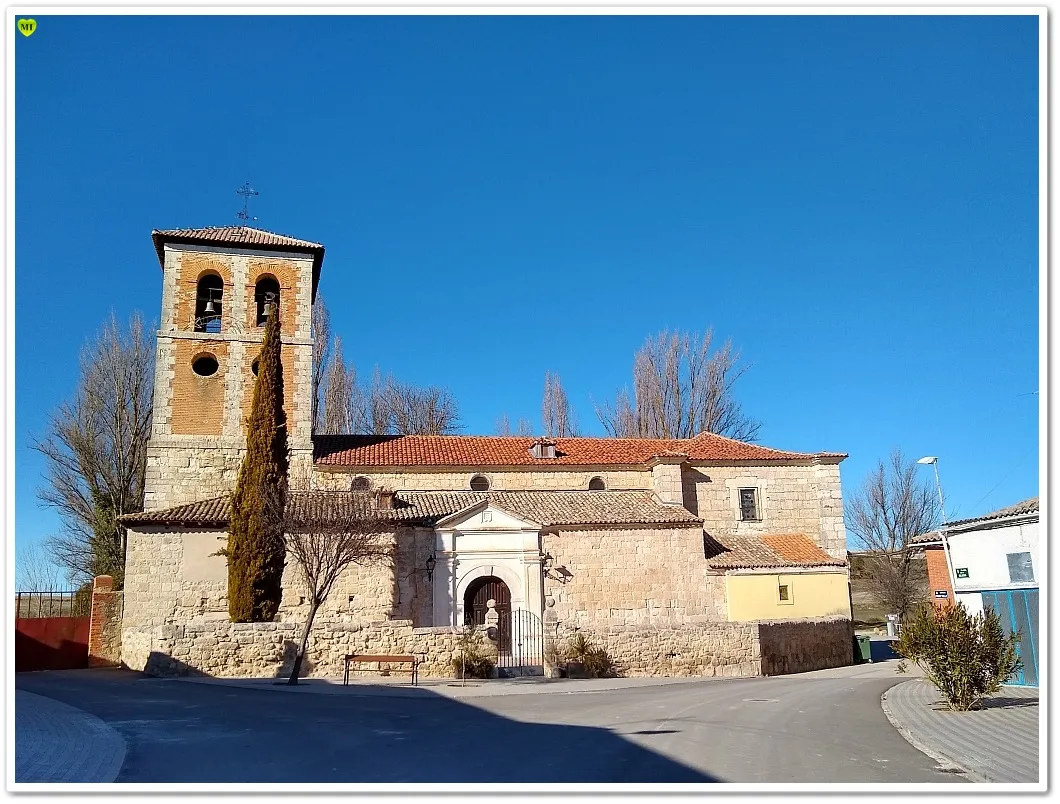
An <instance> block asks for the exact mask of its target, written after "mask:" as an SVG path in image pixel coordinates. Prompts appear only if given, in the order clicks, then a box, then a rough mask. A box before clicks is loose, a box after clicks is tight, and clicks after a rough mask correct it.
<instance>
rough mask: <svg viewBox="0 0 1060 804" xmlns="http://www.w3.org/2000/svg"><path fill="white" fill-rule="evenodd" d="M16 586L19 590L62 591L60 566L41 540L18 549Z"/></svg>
mask: <svg viewBox="0 0 1060 804" xmlns="http://www.w3.org/2000/svg"><path fill="white" fill-rule="evenodd" d="M15 586H16V588H17V589H18V591H19V592H56V591H60V588H61V585H60V579H59V568H58V567H57V566H56V565H55V564H54V563H53V562H52V560H51V558H50V557H49V555H48V551H47V550H46V548H45V547H44V545H42V544H41V543H40V542H30V543H29V544H24V545H20V546H19V547H18V550H16V552H15Z"/></svg>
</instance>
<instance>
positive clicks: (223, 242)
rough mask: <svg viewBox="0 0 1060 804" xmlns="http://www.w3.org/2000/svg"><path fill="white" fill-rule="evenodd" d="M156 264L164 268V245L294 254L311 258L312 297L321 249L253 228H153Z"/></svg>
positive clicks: (305, 242)
mask: <svg viewBox="0 0 1060 804" xmlns="http://www.w3.org/2000/svg"><path fill="white" fill-rule="evenodd" d="M151 239H152V240H153V241H154V244H155V253H156V254H157V255H158V262H159V264H160V265H161V266H162V268H163V269H165V244H166V243H184V244H203V245H220V246H251V247H253V248H255V249H261V250H264V251H295V252H306V253H308V254H311V255H313V294H314V296H315V295H316V288H317V281H318V280H319V279H320V266H321V264H322V263H323V262H324V246H323V245H321V244H320V243H313V242H312V241H309V240H299V239H298V238H296V237H290V236H289V235H283V234H276V233H275V232H267V231H265V230H264V229H253V228H251V227H249V226H208V227H206V228H203V229H155V230H153V231H152V232H151Z"/></svg>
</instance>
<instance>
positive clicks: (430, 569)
mask: <svg viewBox="0 0 1060 804" xmlns="http://www.w3.org/2000/svg"><path fill="white" fill-rule="evenodd" d="M437 563H438V562H437V561H436V560H435V558H434V553H431V554H430V555H429V556H427V583H430V582H431V581H432V580H434V565H435V564H437Z"/></svg>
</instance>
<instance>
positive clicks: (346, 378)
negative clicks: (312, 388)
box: [321, 337, 363, 435]
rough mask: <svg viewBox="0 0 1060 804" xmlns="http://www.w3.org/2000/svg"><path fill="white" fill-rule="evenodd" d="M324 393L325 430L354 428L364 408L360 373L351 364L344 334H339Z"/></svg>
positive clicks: (344, 431)
mask: <svg viewBox="0 0 1060 804" xmlns="http://www.w3.org/2000/svg"><path fill="white" fill-rule="evenodd" d="M323 397H324V400H323V401H324V408H323V416H322V419H323V427H322V430H321V432H324V433H331V434H336V435H344V434H347V433H352V432H354V431H355V430H356V428H357V426H358V424H359V423H360V422H361V420H362V419H363V411H362V410H361V407H362V405H361V400H360V392H359V390H358V388H357V374H356V371H355V369H354V367H353V364H352V363H351V364H349V365H347V364H346V361H345V358H344V357H343V354H342V338H338V337H337V338H335V345H334V349H333V350H332V355H331V362H330V365H329V366H328V372H327V383H326V385H325V386H324V393H323Z"/></svg>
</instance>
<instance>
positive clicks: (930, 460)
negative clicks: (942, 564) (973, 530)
mask: <svg viewBox="0 0 1060 804" xmlns="http://www.w3.org/2000/svg"><path fill="white" fill-rule="evenodd" d="M917 463H922V464H931V465H932V466H934V467H935V488H937V489H938V492H939V508H940V509H941V510H942V524H941V525H939V536H940V537H941V539H942V552H943V553H945V554H946V572H947V573H948V574H949V576H950V591H951V592H952V593H953V597H954V599H953V600H952V601H951V602H952V603H956V602H957V600H956V598H957V584H956V578H955V577H954V574H953V559H952V557H951V556H950V543H949V540H948V539H947V538H946V501H945V499H944V498H943V496H942V483H941V482H940V481H939V459H938V457H937V456H935V455H928V456H926V457H924V458H921V459H920V460H918V461H917Z"/></svg>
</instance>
